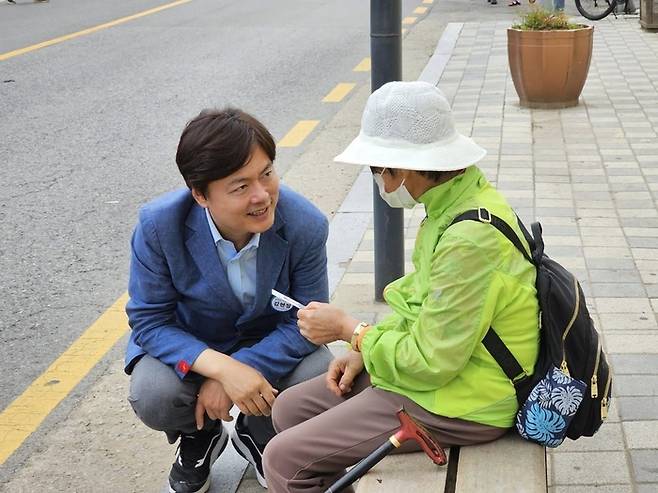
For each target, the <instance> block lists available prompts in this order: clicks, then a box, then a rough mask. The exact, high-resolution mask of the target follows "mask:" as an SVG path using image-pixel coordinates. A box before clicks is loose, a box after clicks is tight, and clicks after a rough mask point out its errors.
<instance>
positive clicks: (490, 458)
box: [356, 432, 548, 493]
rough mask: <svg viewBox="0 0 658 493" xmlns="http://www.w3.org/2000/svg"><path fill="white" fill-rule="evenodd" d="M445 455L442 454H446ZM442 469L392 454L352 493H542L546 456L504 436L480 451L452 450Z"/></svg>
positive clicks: (419, 456) (420, 457)
mask: <svg viewBox="0 0 658 493" xmlns="http://www.w3.org/2000/svg"><path fill="white" fill-rule="evenodd" d="M447 452H448V451H447ZM448 455H449V459H448V464H447V465H446V466H441V467H439V466H437V465H435V464H434V463H433V462H432V461H431V460H430V459H429V458H428V457H427V456H426V455H425V454H424V453H422V452H417V453H412V454H394V455H389V456H387V457H385V458H384V460H382V461H381V462H380V463H379V464H377V465H376V466H375V467H374V468H372V469H371V470H370V471H369V472H368V473H367V474H366V475H365V476H363V477H362V478H361V479H360V480H359V482H358V485H357V488H356V491H357V493H374V492H377V493H403V492H409V491H411V492H414V493H430V492H436V493H482V492H487V493H497V492H500V493H546V491H547V489H548V486H547V476H546V450H545V449H544V447H541V446H539V445H535V444H533V443H530V442H528V441H526V440H523V439H522V438H521V437H519V436H518V435H517V434H516V433H513V432H510V433H508V434H507V435H505V436H504V437H503V438H501V439H500V440H496V441H495V442H491V443H486V444H483V445H472V446H469V447H453V448H452V449H451V450H450V451H449V452H448Z"/></svg>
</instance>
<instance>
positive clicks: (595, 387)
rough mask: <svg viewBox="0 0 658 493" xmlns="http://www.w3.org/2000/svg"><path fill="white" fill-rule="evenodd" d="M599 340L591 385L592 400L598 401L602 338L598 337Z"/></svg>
mask: <svg viewBox="0 0 658 493" xmlns="http://www.w3.org/2000/svg"><path fill="white" fill-rule="evenodd" d="M597 339H598V344H597V345H596V361H595V362H594V371H593V372H592V382H591V384H590V389H591V391H592V399H596V398H597V397H598V396H599V383H598V378H599V377H598V373H599V362H600V361H601V336H598V337H597Z"/></svg>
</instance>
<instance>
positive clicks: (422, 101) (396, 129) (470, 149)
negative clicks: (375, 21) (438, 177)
mask: <svg viewBox="0 0 658 493" xmlns="http://www.w3.org/2000/svg"><path fill="white" fill-rule="evenodd" d="M486 154H487V151H485V150H484V149H483V148H482V147H480V146H479V145H477V144H476V143H475V142H474V141H473V140H472V139H470V138H468V137H465V136H463V135H461V134H460V133H459V132H457V130H455V122H454V121H453V119H452V113H451V112H450V104H449V103H448V100H447V99H446V97H445V96H444V95H443V93H442V92H441V91H440V90H439V89H438V88H437V87H436V86H434V85H432V84H429V83H427V82H421V81H416V82H389V83H388V84H384V85H383V86H382V87H380V88H379V89H377V90H376V91H375V92H373V93H372V94H371V95H370V97H369V98H368V102H367V103H366V107H365V109H364V110H363V117H362V118H361V131H360V132H359V135H358V137H357V138H356V139H354V140H353V141H352V143H351V144H350V145H348V146H347V149H345V150H344V151H343V152H342V153H341V154H339V155H338V156H336V157H335V158H334V161H337V162H340V163H348V164H361V165H366V166H377V167H385V168H398V169H410V170H417V171H453V170H458V169H463V168H467V167H468V166H470V165H472V164H475V163H476V162H478V161H480V160H481V159H482V158H484V156H485V155H486Z"/></svg>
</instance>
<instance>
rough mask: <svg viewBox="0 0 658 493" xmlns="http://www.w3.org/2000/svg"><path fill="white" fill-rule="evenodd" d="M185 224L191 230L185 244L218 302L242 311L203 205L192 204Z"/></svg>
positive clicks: (238, 311)
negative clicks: (211, 232)
mask: <svg viewBox="0 0 658 493" xmlns="http://www.w3.org/2000/svg"><path fill="white" fill-rule="evenodd" d="M185 224H186V226H187V227H188V228H189V229H190V230H191V231H189V236H188V237H187V239H186V241H185V245H186V246H187V249H188V251H189V252H190V255H192V258H193V259H194V262H195V263H196V265H197V267H198V268H199V270H200V271H201V274H202V275H203V278H204V279H205V281H206V282H207V283H208V286H210V288H211V289H212V290H213V291H215V293H216V294H217V295H218V302H219V300H222V301H223V303H224V306H225V307H226V308H228V309H230V310H232V311H234V312H237V313H240V312H242V305H241V304H240V301H239V300H238V299H237V298H236V297H235V294H233V290H232V289H231V286H230V284H229V282H228V278H227V276H226V271H225V270H224V268H223V267H222V264H221V262H220V260H219V255H218V254H217V248H216V246H215V244H214V243H213V239H212V235H211V234H210V228H209V227H208V220H207V219H206V213H205V211H204V209H203V207H199V206H198V205H194V206H193V207H192V210H191V211H190V214H189V216H188V217H187V221H186V223H185Z"/></svg>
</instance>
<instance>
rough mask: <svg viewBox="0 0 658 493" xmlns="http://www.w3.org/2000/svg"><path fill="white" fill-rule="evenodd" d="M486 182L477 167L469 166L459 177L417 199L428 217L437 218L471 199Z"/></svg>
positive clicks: (433, 188)
mask: <svg viewBox="0 0 658 493" xmlns="http://www.w3.org/2000/svg"><path fill="white" fill-rule="evenodd" d="M486 183H487V180H486V178H485V177H484V175H483V174H482V171H480V169H479V168H478V167H477V166H469V167H468V168H466V171H464V172H463V173H462V174H461V175H458V176H455V177H454V178H453V179H451V180H449V181H447V182H445V183H441V184H440V185H437V186H435V187H432V188H430V189H429V190H427V191H426V192H425V193H424V194H423V195H421V196H420V197H419V198H418V201H419V202H421V203H422V204H423V205H425V212H426V214H427V216H428V217H432V218H435V217H439V216H441V215H443V214H444V213H445V212H446V211H447V210H448V209H450V208H451V207H452V206H454V205H455V204H457V203H459V202H461V201H462V200H464V199H466V198H469V197H472V196H473V195H474V194H475V193H476V191H477V190H478V189H480V188H481V187H483V186H484V185H486Z"/></svg>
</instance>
